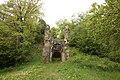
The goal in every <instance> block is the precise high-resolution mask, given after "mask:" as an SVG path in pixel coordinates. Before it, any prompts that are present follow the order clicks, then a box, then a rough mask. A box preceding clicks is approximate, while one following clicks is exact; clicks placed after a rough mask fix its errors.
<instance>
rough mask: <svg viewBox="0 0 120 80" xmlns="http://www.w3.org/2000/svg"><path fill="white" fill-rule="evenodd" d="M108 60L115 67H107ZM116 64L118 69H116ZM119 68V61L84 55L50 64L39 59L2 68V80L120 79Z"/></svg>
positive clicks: (0, 78) (0, 72) (0, 79)
mask: <svg viewBox="0 0 120 80" xmlns="http://www.w3.org/2000/svg"><path fill="white" fill-rule="evenodd" d="M88 61H89V63H88ZM101 61H103V62H101ZM96 62H97V63H96ZM107 62H108V63H112V66H113V67H111V66H110V64H109V65H108V64H106V67H105V64H104V63H107ZM103 64H104V66H103ZM96 65H98V66H96ZM100 65H102V66H100ZM116 66H117V69H114V67H116ZM119 68H120V67H119V64H118V63H113V62H110V61H108V60H106V59H99V58H98V57H91V56H84V55H79V56H77V57H76V56H75V57H73V58H71V59H70V60H69V61H66V62H52V63H48V64H43V63H42V62H41V61H40V59H37V60H34V61H33V62H30V63H26V64H22V65H20V66H17V67H11V68H7V69H3V70H0V80H120V71H119ZM110 69H111V70H110Z"/></svg>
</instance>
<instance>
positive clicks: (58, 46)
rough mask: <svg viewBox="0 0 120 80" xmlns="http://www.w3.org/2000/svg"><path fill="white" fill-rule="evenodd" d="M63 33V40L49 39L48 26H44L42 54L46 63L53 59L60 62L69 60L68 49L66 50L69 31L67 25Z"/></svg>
mask: <svg viewBox="0 0 120 80" xmlns="http://www.w3.org/2000/svg"><path fill="white" fill-rule="evenodd" d="M64 31H65V32H64V39H63V40H55V39H51V35H50V26H49V25H46V28H45V33H44V47H43V54H42V55H43V57H44V59H45V60H46V62H51V61H53V60H54V59H59V60H61V61H62V62H64V61H66V60H68V58H69V49H68V35H69V29H68V26H67V25H65V26H64ZM46 62H45V63H46Z"/></svg>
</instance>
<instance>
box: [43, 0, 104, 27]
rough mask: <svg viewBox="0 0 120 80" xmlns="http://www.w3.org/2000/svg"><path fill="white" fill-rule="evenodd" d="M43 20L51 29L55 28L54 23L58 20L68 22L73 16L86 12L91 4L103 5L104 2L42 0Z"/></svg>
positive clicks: (96, 0) (99, 0)
mask: <svg viewBox="0 0 120 80" xmlns="http://www.w3.org/2000/svg"><path fill="white" fill-rule="evenodd" d="M43 2H44V4H43V8H44V9H45V10H44V15H45V16H44V17H43V19H44V20H45V21H46V23H47V24H49V25H50V26H51V27H56V25H55V23H56V22H57V21H59V20H60V19H63V18H65V19H67V20H70V18H71V16H72V15H73V14H77V13H82V12H86V11H87V10H89V9H90V7H91V5H92V3H94V2H97V3H98V4H102V3H104V0H43Z"/></svg>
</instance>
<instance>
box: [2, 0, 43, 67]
mask: <svg viewBox="0 0 120 80" xmlns="http://www.w3.org/2000/svg"><path fill="white" fill-rule="evenodd" d="M41 9H42V3H41V2H40V0H9V1H7V2H6V3H5V4H1V5H0V60H1V61H2V62H0V63H1V64H2V66H3V67H4V66H9V64H8V63H12V62H11V61H10V59H14V62H13V64H16V63H18V62H21V61H22V62H23V61H25V58H26V57H27V56H29V55H30V54H31V48H32V45H33V44H35V43H36V37H37V35H39V36H43V34H40V32H41V33H42V31H40V30H41V29H42V28H43V26H42V25H44V24H45V23H43V24H42V23H40V22H41V21H40V20H41V19H40V17H42V15H43V13H42V12H41ZM40 25H41V26H40ZM38 31H40V32H39V33H38ZM41 39H42V38H41ZM7 57H10V58H9V59H8V60H7V62H6V63H5V60H6V58H7ZM7 64H8V65H7Z"/></svg>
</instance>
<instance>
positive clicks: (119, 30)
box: [69, 0, 120, 62]
mask: <svg viewBox="0 0 120 80" xmlns="http://www.w3.org/2000/svg"><path fill="white" fill-rule="evenodd" d="M119 5H120V4H119V1H118V0H114V1H113V0H106V3H104V4H102V5H98V4H97V3H93V5H92V8H91V9H90V10H89V11H88V12H87V13H86V14H78V15H77V17H76V16H73V17H72V20H71V21H70V23H69V28H70V38H69V45H70V46H71V47H76V48H79V50H80V51H81V52H84V53H86V54H92V55H98V56H102V57H108V58H110V59H111V60H113V61H117V62H119V61H120V56H119V55H120V51H119V50H120V38H119V36H120V24H119V22H120V18H119V15H120V12H119V11H120V7H118V6H119Z"/></svg>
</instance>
